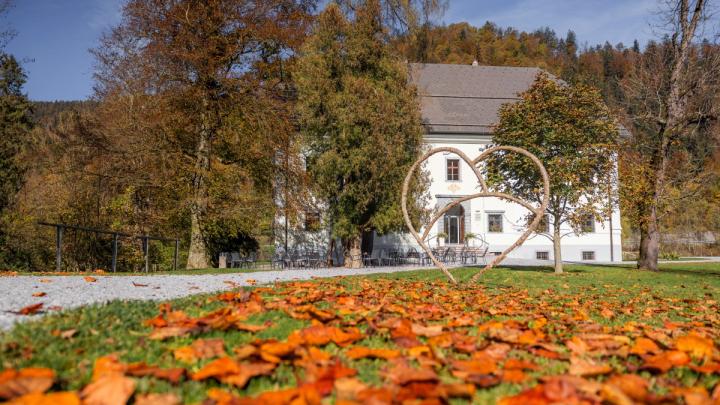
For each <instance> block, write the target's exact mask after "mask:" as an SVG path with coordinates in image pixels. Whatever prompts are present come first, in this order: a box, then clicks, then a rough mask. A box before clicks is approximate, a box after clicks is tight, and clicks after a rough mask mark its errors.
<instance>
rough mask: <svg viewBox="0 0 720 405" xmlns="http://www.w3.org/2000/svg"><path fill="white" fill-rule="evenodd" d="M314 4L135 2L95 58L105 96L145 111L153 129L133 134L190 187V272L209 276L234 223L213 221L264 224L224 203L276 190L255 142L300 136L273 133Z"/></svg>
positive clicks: (143, 127) (267, 150) (300, 0)
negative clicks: (211, 245)
mask: <svg viewBox="0 0 720 405" xmlns="http://www.w3.org/2000/svg"><path fill="white" fill-rule="evenodd" d="M314 4H315V1H314V0H268V1H262V2H257V1H250V0H208V1H198V0H130V1H128V3H127V4H126V5H125V7H124V11H123V20H122V22H121V23H120V25H119V26H117V27H116V28H114V29H113V30H112V31H111V32H109V33H108V34H106V35H104V36H103V37H102V40H101V46H100V47H99V48H97V49H96V50H95V51H94V52H95V55H96V57H97V60H98V67H99V68H98V71H97V79H98V87H97V90H98V95H99V96H100V97H101V98H103V99H109V98H113V97H114V98H122V99H124V101H123V102H122V103H121V104H124V106H125V107H126V108H127V110H126V112H128V113H131V112H138V111H137V110H136V109H140V115H142V116H144V117H145V118H147V119H146V120H145V121H143V122H142V123H139V124H137V125H133V126H136V128H135V129H136V130H140V131H143V133H144V134H146V135H147V136H152V137H154V138H155V139H156V140H157V141H158V144H162V145H163V149H162V150H160V151H158V152H159V153H168V154H170V156H172V158H171V159H168V160H167V161H168V162H170V161H172V164H173V165H175V168H174V170H175V172H176V173H177V174H176V175H177V176H179V177H181V178H182V179H183V183H181V184H179V186H180V187H181V188H180V190H182V194H183V197H184V202H186V204H187V211H188V217H189V221H188V222H189V229H190V242H189V253H188V260H187V267H188V268H202V267H208V264H209V262H208V259H209V258H208V254H207V240H206V239H207V238H208V237H212V235H214V234H217V233H218V227H221V226H224V225H223V223H227V222H228V221H231V219H227V221H218V220H217V219H218V216H215V217H214V218H215V219H216V220H215V221H213V220H212V218H213V214H217V215H222V214H223V213H227V212H230V211H228V210H232V211H234V212H235V214H238V215H239V218H241V219H242V218H245V219H255V218H257V217H259V216H260V215H258V212H252V210H250V209H249V207H255V206H254V205H252V204H249V205H244V204H232V206H228V202H227V200H226V198H225V197H227V195H228V193H229V190H230V189H232V188H233V187H235V189H234V191H233V192H232V193H230V194H232V195H245V194H246V193H247V192H248V191H249V190H250V189H252V188H253V186H254V185H258V184H261V183H265V185H268V184H271V182H272V180H273V173H272V172H270V173H268V172H267V171H265V172H261V171H262V169H263V168H267V166H265V165H263V164H262V162H271V161H272V156H271V155H272V150H273V149H272V146H271V145H268V144H266V145H264V146H260V145H259V144H257V143H253V142H252V141H253V140H257V139H259V140H261V141H262V140H268V139H271V138H272V132H273V131H275V130H278V131H283V130H292V127H291V126H290V125H285V124H283V125H274V124H276V123H278V122H280V121H281V120H282V119H283V117H285V118H287V115H285V111H283V107H282V103H281V101H282V100H281V99H282V97H281V94H282V93H283V92H284V91H285V90H286V89H287V83H286V82H284V81H283V78H284V77H285V76H284V75H283V72H284V70H285V69H286V67H285V65H284V63H285V61H286V59H287V58H288V57H289V56H290V55H292V54H293V50H294V49H295V47H297V46H299V45H300V44H301V43H302V40H303V39H304V38H305V35H306V27H307V25H308V23H309V21H310V19H311V13H312V11H313V10H314ZM261 116H262V117H264V118H260V117H261ZM271 116H272V117H273V119H271V120H269V121H268V120H267V118H268V117H271ZM253 153H257V154H255V155H253ZM268 155H270V156H268ZM268 157H269V159H268ZM238 168H241V169H242V170H241V171H237V170H236V169H238ZM266 200H267V201H268V202H269V203H272V198H271V197H270V198H267V199H266ZM245 203H248V201H245ZM238 210H239V211H243V210H244V211H243V212H237V211H238ZM238 215H236V216H235V217H236V219H237V217H238Z"/></svg>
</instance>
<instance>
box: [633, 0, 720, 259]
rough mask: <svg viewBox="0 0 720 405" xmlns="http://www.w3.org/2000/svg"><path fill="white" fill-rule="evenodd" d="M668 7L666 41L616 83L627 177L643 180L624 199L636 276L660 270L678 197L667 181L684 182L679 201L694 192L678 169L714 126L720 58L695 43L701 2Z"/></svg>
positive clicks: (680, 1) (703, 8)
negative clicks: (633, 232)
mask: <svg viewBox="0 0 720 405" xmlns="http://www.w3.org/2000/svg"><path fill="white" fill-rule="evenodd" d="M666 6H667V8H666V10H665V11H666V13H665V16H666V17H667V27H669V29H670V35H669V36H667V37H666V39H665V40H663V41H662V42H661V43H653V44H650V46H648V48H647V49H646V51H645V52H644V53H643V55H642V57H641V58H640V60H639V61H638V63H636V64H635V65H634V66H633V69H632V71H631V72H630V74H629V75H628V76H627V77H626V78H625V79H624V80H623V81H622V83H621V88H622V92H623V98H624V107H625V112H626V114H627V121H628V122H629V124H630V125H629V126H630V128H631V133H632V138H631V139H629V140H628V143H627V145H628V146H629V148H630V150H631V151H632V153H631V154H632V156H634V159H633V160H632V162H633V163H632V166H631V167H630V169H631V171H630V172H629V173H630V174H631V175H632V174H633V173H634V175H635V177H636V178H638V179H642V181H639V182H630V183H629V187H624V193H625V197H626V198H627V199H630V200H632V201H633V205H632V210H630V211H629V212H628V213H629V214H631V215H633V216H634V217H635V220H636V222H637V224H638V227H639V230H640V255H639V260H638V268H640V269H647V270H653V271H656V270H657V269H658V256H659V252H660V232H661V229H660V221H661V220H662V218H663V217H664V216H665V215H666V214H667V213H668V212H670V210H669V207H671V206H672V204H669V203H670V201H671V200H672V191H673V189H674V190H676V191H677V190H678V189H677V188H673V187H672V183H673V181H672V179H673V177H674V176H673V175H672V173H673V172H674V173H676V174H681V175H682V174H685V175H684V176H682V177H681V178H684V179H685V181H684V182H682V183H685V184H684V185H683V186H682V187H680V189H679V193H680V194H685V193H687V192H688V190H690V188H691V187H692V185H693V184H696V183H695V181H694V180H693V177H694V176H692V174H693V172H692V171H691V170H690V171H689V170H686V169H680V168H679V166H678V165H679V163H680V162H682V160H683V159H682V158H683V156H687V154H685V153H684V149H685V148H684V146H683V145H684V144H686V143H687V141H688V140H689V139H690V138H691V137H693V135H694V134H697V133H698V131H701V132H702V131H703V128H707V127H708V126H709V125H711V124H712V122H714V121H715V120H716V117H717V112H718V111H717V107H716V106H717V93H718V89H719V88H718V86H719V85H720V83H719V80H720V58H719V57H718V53H717V52H716V51H715V52H713V50H712V47H709V46H708V47H707V48H705V47H704V46H703V45H702V44H698V43H697V39H698V35H699V32H700V31H699V30H700V27H701V26H702V24H703V22H704V20H705V19H706V18H707V17H708V11H707V7H708V5H707V1H705V0H695V1H690V0H676V1H675V0H673V1H668V2H667V3H666ZM688 174H689V175H688ZM688 186H689V187H688Z"/></svg>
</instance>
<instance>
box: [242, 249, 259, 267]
mask: <svg viewBox="0 0 720 405" xmlns="http://www.w3.org/2000/svg"><path fill="white" fill-rule="evenodd" d="M256 262H257V252H256V251H254V250H253V251H252V252H250V253H248V254H247V255H246V256H244V257H243V258H242V261H241V262H240V267H243V266H244V267H246V268H248V269H249V268H251V267H253V266H255V263H256Z"/></svg>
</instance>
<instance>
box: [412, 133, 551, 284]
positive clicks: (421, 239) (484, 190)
mask: <svg viewBox="0 0 720 405" xmlns="http://www.w3.org/2000/svg"><path fill="white" fill-rule="evenodd" d="M500 150H507V151H510V152H515V153H519V154H521V155H525V156H527V157H528V158H530V160H531V161H532V162H533V163H534V164H535V166H537V168H538V170H539V171H540V175H542V179H543V199H542V203H541V204H540V206H539V207H533V206H532V205H531V204H530V203H528V202H527V201H524V200H522V199H520V198H517V197H514V196H512V195H509V194H506V193H501V192H495V191H490V190H489V189H488V186H487V183H486V182H485V179H484V178H483V176H482V174H481V173H480V169H479V168H478V164H479V163H480V162H482V161H483V160H485V159H486V158H487V157H488V156H489V155H490V154H492V153H494V152H497V151H500ZM441 152H449V153H453V154H455V155H457V156H458V157H459V158H460V159H462V160H463V161H465V163H467V164H468V165H469V166H470V168H471V169H472V171H473V172H474V173H475V177H476V178H477V180H478V182H479V183H480V192H479V193H475V194H471V195H467V196H463V197H460V198H457V199H455V200H453V201H452V202H451V203H450V204H448V205H446V206H445V207H443V208H442V209H441V210H440V211H438V213H437V214H435V216H434V217H433V218H432V220H431V221H430V223H429V224H428V225H427V226H426V227H425V232H423V234H422V236H420V235H419V234H418V233H417V231H416V230H415V227H414V226H413V224H412V221H411V220H410V215H409V214H408V210H407V193H408V189H409V188H410V181H411V180H412V176H413V174H414V173H415V170H417V168H418V166H420V165H421V164H422V163H423V162H425V161H426V160H427V159H429V158H430V157H431V156H433V155H435V154H437V153H441ZM482 197H497V198H501V199H503V200H507V201H511V202H514V203H517V204H520V205H522V206H523V207H525V208H527V209H528V210H529V211H530V212H532V213H533V214H535V215H534V218H533V220H532V222H530V225H528V227H527V229H526V230H525V232H523V234H522V235H520V238H518V240H516V241H515V243H513V244H512V245H510V247H508V248H507V249H505V250H504V251H503V252H502V253H501V254H500V255H499V256H497V257H496V258H495V259H494V260H493V261H492V262H490V263H489V264H487V265H486V266H485V268H483V269H482V270H481V271H480V272H479V273H478V274H476V275H475V276H474V277H473V281H474V280H475V279H476V278H477V277H478V276H479V275H480V274H482V273H483V272H484V271H485V270H488V269H490V268H492V267H494V266H496V265H497V264H498V263H500V262H501V261H503V259H505V257H506V256H507V255H508V253H510V252H511V251H513V250H514V249H515V248H517V247H518V246H520V245H522V244H523V242H525V240H526V239H527V238H528V237H529V236H530V235H531V234H532V233H533V232H534V231H535V229H537V227H538V225H540V221H542V218H543V214H544V213H545V210H546V209H547V206H548V203H549V202H550V179H549V177H548V173H547V170H545V166H543V164H542V162H541V161H540V159H538V158H537V156H535V155H533V154H532V153H530V152H528V151H527V150H525V149H523V148H518V147H515V146H494V147H491V148H488V149H486V150H485V151H483V152H482V153H481V154H480V155H478V157H476V158H475V159H470V158H469V157H468V156H467V155H466V154H465V153H464V152H463V151H461V150H460V149H457V148H453V147H449V146H447V147H440V148H434V149H431V150H430V151H428V152H427V153H425V154H424V155H423V156H422V157H421V158H420V159H418V160H417V161H415V163H414V164H413V165H412V166H411V167H410V170H409V171H408V174H407V176H405V182H404V183H403V188H402V201H401V204H402V212H403V217H404V218H405V224H407V227H408V229H409V230H410V233H411V234H412V235H413V237H414V238H415V240H416V241H417V243H418V244H419V245H420V247H422V249H423V250H424V251H425V253H427V254H428V257H430V260H432V262H433V263H434V264H435V265H436V266H437V267H439V268H440V270H442V272H443V273H445V275H446V276H447V277H448V278H449V279H450V281H451V282H452V283H454V284H457V281H456V280H455V278H454V277H453V275H452V274H450V272H449V271H448V269H447V267H445V265H444V264H443V263H442V262H440V261H439V260H438V259H437V258H436V257H435V255H434V254H433V253H432V250H430V248H429V247H428V245H427V242H426V239H427V237H428V235H429V233H430V230H431V229H432V228H433V227H434V226H435V223H436V222H437V221H438V219H440V218H441V217H442V216H443V215H445V213H446V212H448V211H449V210H451V209H453V208H454V207H456V206H457V205H459V204H462V203H463V202H465V201H468V200H472V199H475V198H482Z"/></svg>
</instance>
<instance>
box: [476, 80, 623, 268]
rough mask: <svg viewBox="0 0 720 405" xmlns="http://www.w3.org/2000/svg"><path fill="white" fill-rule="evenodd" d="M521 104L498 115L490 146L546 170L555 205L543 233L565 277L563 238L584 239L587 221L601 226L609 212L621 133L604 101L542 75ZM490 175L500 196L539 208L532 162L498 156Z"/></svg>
mask: <svg viewBox="0 0 720 405" xmlns="http://www.w3.org/2000/svg"><path fill="white" fill-rule="evenodd" d="M520 97H521V100H520V101H519V102H517V103H512V104H506V105H504V106H503V107H502V108H501V109H500V113H499V114H500V121H499V123H498V125H497V127H496V128H495V132H494V133H493V143H494V144H497V145H509V146H517V147H521V148H524V149H526V150H528V151H530V152H531V153H533V154H535V155H536V156H537V157H538V158H539V159H540V160H541V161H542V162H543V164H544V165H545V168H546V169H547V171H548V173H549V175H550V204H549V205H548V208H547V214H548V215H549V220H548V223H549V226H548V230H547V232H542V233H543V234H546V236H547V237H549V238H550V239H551V240H552V242H553V248H554V249H553V250H554V255H553V256H554V257H553V258H554V260H555V272H556V273H561V272H562V254H561V239H562V237H564V236H566V235H568V234H570V233H576V234H581V233H583V229H582V223H583V221H584V220H587V219H588V218H592V219H593V220H595V219H599V218H601V217H602V216H604V215H603V213H604V212H605V210H607V208H608V207H607V206H606V205H607V201H608V184H609V181H610V178H611V177H612V176H613V173H614V170H615V158H614V146H615V143H616V138H617V135H618V130H617V127H616V124H615V121H614V120H613V118H612V117H611V116H610V111H609V109H608V107H607V106H606V105H605V103H604V102H603V100H602V96H601V95H600V93H599V92H598V91H597V90H595V89H593V88H591V87H588V86H584V85H576V86H571V85H567V84H565V83H562V82H558V81H557V80H555V79H553V78H551V77H549V76H548V75H547V74H540V75H538V77H537V78H536V79H535V82H534V83H533V85H532V86H531V87H530V88H529V89H528V90H527V91H526V92H524V93H522V94H521V95H520ZM488 171H489V175H490V179H491V180H492V182H493V184H494V185H495V186H494V187H497V188H498V189H499V190H500V191H503V192H506V193H509V194H512V195H515V196H517V197H520V198H523V199H525V200H526V201H528V202H531V203H535V204H538V205H539V204H540V203H541V201H542V186H541V181H542V180H541V175H540V173H539V172H538V170H537V168H536V167H535V166H534V165H533V164H532V162H531V161H529V160H528V159H526V158H524V157H522V156H518V155H515V154H512V153H499V154H497V155H495V156H494V157H492V158H491V159H490V160H489V165H488ZM605 216H606V215H605ZM566 225H569V227H568V226H566ZM568 228H570V229H568Z"/></svg>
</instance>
